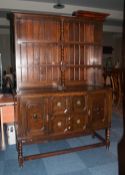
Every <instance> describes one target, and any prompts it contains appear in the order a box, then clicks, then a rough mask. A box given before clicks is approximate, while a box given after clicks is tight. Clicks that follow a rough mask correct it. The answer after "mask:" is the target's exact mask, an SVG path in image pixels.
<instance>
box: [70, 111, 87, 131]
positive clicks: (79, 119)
mask: <svg viewBox="0 0 125 175" xmlns="http://www.w3.org/2000/svg"><path fill="white" fill-rule="evenodd" d="M72 120H73V121H72V124H71V129H72V131H73V132H80V131H81V132H83V131H84V130H85V129H86V125H87V121H88V116H87V113H81V114H78V113H75V114H73V115H72Z"/></svg>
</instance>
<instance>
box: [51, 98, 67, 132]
mask: <svg viewBox="0 0 125 175" xmlns="http://www.w3.org/2000/svg"><path fill="white" fill-rule="evenodd" d="M69 103H70V101H69V97H67V96H63V97H62V96H61V97H59V96H58V97H52V98H51V105H50V106H51V108H50V109H49V110H50V111H49V112H50V118H51V122H50V127H49V128H50V129H49V130H50V132H51V134H54V135H60V134H61V135H62V134H65V133H66V132H67V131H68V128H67V119H68V116H69V113H70V111H69V110H70V104H69Z"/></svg>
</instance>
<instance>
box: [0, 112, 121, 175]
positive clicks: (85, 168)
mask: <svg viewBox="0 0 125 175" xmlns="http://www.w3.org/2000/svg"><path fill="white" fill-rule="evenodd" d="M122 132H123V128H122V117H119V115H118V113H116V112H113V115H112V128H111V145H110V148H109V150H107V149H106V148H105V147H100V148H94V149H90V150H86V151H80V152H75V153H70V154H64V155H60V156H53V157H49V158H43V159H38V160H32V161H27V162H25V163H24V166H23V168H20V167H19V166H18V161H17V151H16V147H15V145H12V146H11V145H8V146H7V148H6V150H5V151H0V175H118V160H117V144H118V142H119V140H120V138H121V136H122ZM100 133H101V134H102V135H103V134H104V133H103V132H102V131H101V132H100ZM96 141H97V140H96V139H93V138H92V137H91V136H86V137H79V138H73V139H67V140H62V141H58V142H54V141H53V142H51V143H49V144H48V143H44V144H39V145H38V144H35V145H28V146H24V150H23V153H24V155H25V154H26V155H27V154H33V153H40V152H45V151H53V150H57V149H63V148H69V147H73V146H79V145H83V144H90V143H94V142H96Z"/></svg>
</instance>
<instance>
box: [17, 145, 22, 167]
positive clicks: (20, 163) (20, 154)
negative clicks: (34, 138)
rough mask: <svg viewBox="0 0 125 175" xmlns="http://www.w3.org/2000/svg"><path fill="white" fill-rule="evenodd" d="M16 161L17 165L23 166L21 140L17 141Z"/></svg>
mask: <svg viewBox="0 0 125 175" xmlns="http://www.w3.org/2000/svg"><path fill="white" fill-rule="evenodd" d="M17 144H18V149H17V150H18V162H19V166H20V167H23V152H22V142H18V143H17Z"/></svg>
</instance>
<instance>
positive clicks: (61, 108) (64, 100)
mask: <svg viewBox="0 0 125 175" xmlns="http://www.w3.org/2000/svg"><path fill="white" fill-rule="evenodd" d="M51 100H52V113H54V114H66V113H67V112H69V98H68V97H65V96H64V97H52V99H51Z"/></svg>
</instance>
